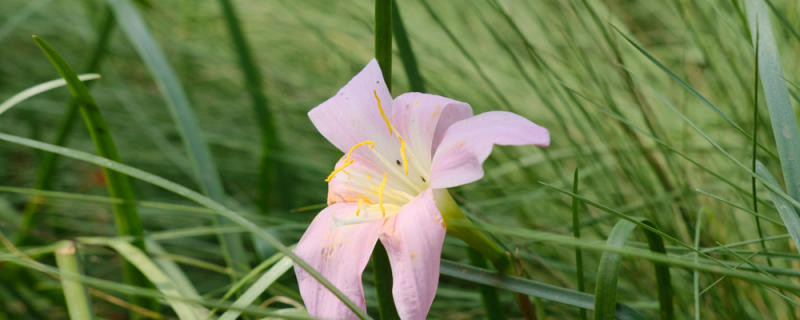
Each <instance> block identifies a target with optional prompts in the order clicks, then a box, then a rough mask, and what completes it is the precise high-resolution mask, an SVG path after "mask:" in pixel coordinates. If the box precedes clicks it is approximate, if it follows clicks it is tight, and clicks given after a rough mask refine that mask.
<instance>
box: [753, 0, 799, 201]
mask: <svg viewBox="0 0 800 320" xmlns="http://www.w3.org/2000/svg"><path fill="white" fill-rule="evenodd" d="M747 20H748V22H749V24H750V34H751V37H752V41H753V46H754V47H755V48H757V50H758V52H757V53H756V54H757V55H758V71H759V75H760V77H761V87H762V88H763V89H764V98H765V99H766V102H767V109H768V111H769V117H770V121H771V122H772V132H773V133H774V135H775V143H776V144H777V145H778V157H779V158H780V161H781V168H782V169H783V170H782V171H783V178H784V181H785V182H786V192H787V193H788V194H789V195H790V196H791V197H792V198H794V199H795V200H800V131H798V128H797V120H796V119H795V114H794V111H793V110H792V102H791V101H790V100H789V91H788V90H787V88H786V83H785V82H784V78H783V70H782V69H781V63H780V58H779V57H778V48H777V46H776V43H775V37H774V36H773V34H772V24H771V23H770V20H769V9H768V8H767V5H766V4H765V3H764V1H763V0H748V1H747ZM756 41H757V42H756Z"/></svg>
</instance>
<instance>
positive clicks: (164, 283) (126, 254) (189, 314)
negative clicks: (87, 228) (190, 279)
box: [80, 238, 208, 320]
mask: <svg viewBox="0 0 800 320" xmlns="http://www.w3.org/2000/svg"><path fill="white" fill-rule="evenodd" d="M80 241H81V243H85V244H91V245H102V246H108V247H111V248H113V249H114V251H117V253H119V254H120V255H121V256H122V257H123V258H125V260H127V261H128V262H130V263H131V264H132V265H134V266H136V268H137V269H139V271H141V272H142V273H143V274H144V275H146V276H147V278H148V279H150V281H151V282H153V284H155V286H156V288H157V289H158V291H160V292H161V293H162V294H164V296H165V297H166V298H165V299H166V300H167V303H168V304H169V305H170V307H172V310H174V311H175V314H177V315H178V319H181V320H194V319H198V320H199V319H202V317H201V316H200V315H198V314H197V313H195V308H198V307H197V306H193V305H191V304H189V303H186V302H184V301H182V300H178V299H175V298H173V297H182V296H183V295H182V294H181V292H180V290H178V289H177V287H176V285H175V284H174V283H173V282H172V280H171V278H170V277H168V276H167V275H166V274H165V273H164V272H163V271H162V270H161V268H159V267H158V266H157V265H156V264H155V262H153V260H151V259H150V257H148V256H147V254H145V253H144V251H142V250H141V249H139V248H137V247H135V246H132V245H131V244H130V243H128V242H127V241H124V240H119V239H109V238H81V239H80ZM186 298H189V297H186ZM207 312H208V311H206V313H207Z"/></svg>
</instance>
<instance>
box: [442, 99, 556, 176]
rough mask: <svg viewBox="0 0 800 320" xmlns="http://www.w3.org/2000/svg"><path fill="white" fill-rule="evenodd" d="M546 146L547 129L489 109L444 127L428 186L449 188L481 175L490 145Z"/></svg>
mask: <svg viewBox="0 0 800 320" xmlns="http://www.w3.org/2000/svg"><path fill="white" fill-rule="evenodd" d="M495 144H499V145H528V144H534V145H539V146H547V145H549V144H550V133H549V132H548V131H547V129H545V128H543V127H540V126H538V125H536V124H535V123H533V122H530V121H529V120H528V119H525V118H523V117H521V116H519V115H517V114H514V113H511V112H505V111H492V112H486V113H482V114H479V115H477V116H474V117H472V118H469V119H465V120H461V121H459V122H456V123H454V124H453V125H451V126H450V128H448V129H447V131H446V132H445V134H444V138H443V139H442V143H441V144H439V147H438V148H437V149H436V152H435V154H434V156H433V167H432V169H431V187H433V188H437V189H438V188H451V187H455V186H460V185H463V184H467V183H470V182H473V181H476V180H478V179H480V178H481V177H483V167H482V164H483V161H485V160H486V158H487V157H489V154H490V153H491V152H492V146H493V145H495Z"/></svg>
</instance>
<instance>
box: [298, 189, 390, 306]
mask: <svg viewBox="0 0 800 320" xmlns="http://www.w3.org/2000/svg"><path fill="white" fill-rule="evenodd" d="M355 211H356V206H355V204H352V203H337V204H334V205H332V206H329V207H327V208H325V209H323V210H322V212H320V213H319V214H318V215H317V217H316V218H314V221H312V222H311V225H310V226H309V227H308V229H307V230H306V233H305V234H303V237H302V238H301V239H300V242H298V244H297V247H296V248H295V250H294V252H295V253H296V254H297V255H298V256H300V257H301V258H303V260H305V261H306V262H308V263H309V264H310V265H311V266H312V267H314V269H316V270H317V271H319V272H320V273H321V274H322V275H323V276H325V278H327V279H328V280H329V281H330V282H331V283H333V285H334V286H336V287H337V288H338V289H339V290H341V291H342V292H343V293H344V294H345V295H346V296H347V297H348V298H350V299H351V300H352V301H353V302H355V303H356V304H358V305H359V306H360V307H361V309H366V303H365V301H364V287H363V285H362V284H361V273H362V272H363V271H364V267H365V266H366V265H367V262H368V261H369V257H370V254H372V249H373V247H374V246H375V241H377V239H378V232H379V230H380V227H381V224H380V221H376V222H372V223H363V224H356V225H344V226H335V225H334V220H333V218H334V217H337V218H345V217H350V216H353V215H355ZM294 272H295V274H297V283H298V284H299V286H300V295H301V296H302V297H303V301H304V302H305V305H306V308H308V312H309V314H311V315H312V316H314V317H324V318H326V319H352V318H356V315H355V314H354V313H353V312H352V311H351V310H350V309H348V308H347V306H346V305H345V304H344V303H342V302H341V301H340V300H339V299H338V298H337V297H336V296H335V295H333V293H331V292H330V290H328V289H327V288H325V287H324V286H322V284H320V283H319V281H317V280H316V279H314V278H313V277H311V275H309V274H308V272H306V271H305V270H303V269H302V268H300V267H298V266H297V265H295V266H294Z"/></svg>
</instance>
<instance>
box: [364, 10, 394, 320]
mask: <svg viewBox="0 0 800 320" xmlns="http://www.w3.org/2000/svg"><path fill="white" fill-rule="evenodd" d="M375 59H376V60H378V65H380V67H381V71H382V73H383V81H384V82H386V87H387V88H388V89H389V91H390V92H391V90H392V1H391V0H375ZM371 260H372V272H373V274H374V275H375V291H377V295H378V312H379V313H380V318H381V319H382V320H388V319H392V320H393V319H400V316H398V314H397V307H395V305H394V299H393V297H392V268H391V266H390V265H389V255H387V254H386V249H384V248H383V245H381V243H380V242H378V243H377V244H376V245H375V250H374V251H373V252H372V259H371Z"/></svg>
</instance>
